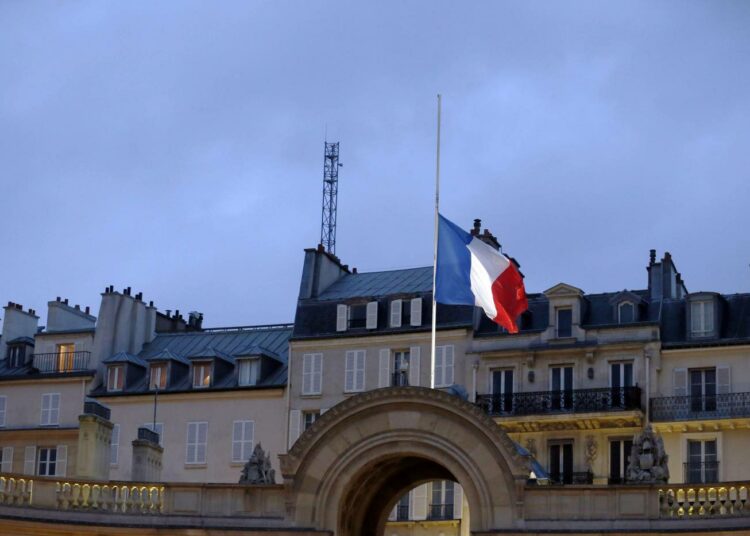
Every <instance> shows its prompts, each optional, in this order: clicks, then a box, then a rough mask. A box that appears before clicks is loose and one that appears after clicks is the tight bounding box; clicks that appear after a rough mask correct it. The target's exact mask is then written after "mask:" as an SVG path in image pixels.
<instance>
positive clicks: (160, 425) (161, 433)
mask: <svg viewBox="0 0 750 536" xmlns="http://www.w3.org/2000/svg"><path fill="white" fill-rule="evenodd" d="M143 428H146V429H148V430H151V431H152V432H156V433H157V434H159V446H161V447H163V446H164V423H163V422H157V423H156V428H154V421H151V422H147V423H145V424H144V425H143Z"/></svg>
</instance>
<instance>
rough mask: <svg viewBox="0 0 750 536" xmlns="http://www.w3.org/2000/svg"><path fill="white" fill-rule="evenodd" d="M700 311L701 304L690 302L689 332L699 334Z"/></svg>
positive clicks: (701, 311)
mask: <svg viewBox="0 0 750 536" xmlns="http://www.w3.org/2000/svg"><path fill="white" fill-rule="evenodd" d="M702 309H703V304H702V303H701V302H692V303H691V304H690V331H692V332H693V333H699V332H700V331H701V316H702V313H703V310H702Z"/></svg>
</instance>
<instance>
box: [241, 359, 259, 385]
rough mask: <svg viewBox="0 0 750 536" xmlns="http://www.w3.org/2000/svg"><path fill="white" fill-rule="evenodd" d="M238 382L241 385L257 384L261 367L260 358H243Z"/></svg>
mask: <svg viewBox="0 0 750 536" xmlns="http://www.w3.org/2000/svg"><path fill="white" fill-rule="evenodd" d="M239 363H240V370H239V378H238V383H239V384H240V385H241V386H246V385H257V384H258V370H259V369H260V360H259V359H241V360H240V361H239Z"/></svg>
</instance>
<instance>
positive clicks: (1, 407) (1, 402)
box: [0, 395, 8, 428]
mask: <svg viewBox="0 0 750 536" xmlns="http://www.w3.org/2000/svg"><path fill="white" fill-rule="evenodd" d="M7 415H8V395H0V428H4V427H5V419H6V418H7Z"/></svg>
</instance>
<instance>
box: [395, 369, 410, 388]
mask: <svg viewBox="0 0 750 536" xmlns="http://www.w3.org/2000/svg"><path fill="white" fill-rule="evenodd" d="M408 385H409V373H408V372H406V371H399V372H394V373H393V381H392V382H391V386H392V387H406V386H408Z"/></svg>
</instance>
